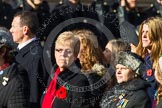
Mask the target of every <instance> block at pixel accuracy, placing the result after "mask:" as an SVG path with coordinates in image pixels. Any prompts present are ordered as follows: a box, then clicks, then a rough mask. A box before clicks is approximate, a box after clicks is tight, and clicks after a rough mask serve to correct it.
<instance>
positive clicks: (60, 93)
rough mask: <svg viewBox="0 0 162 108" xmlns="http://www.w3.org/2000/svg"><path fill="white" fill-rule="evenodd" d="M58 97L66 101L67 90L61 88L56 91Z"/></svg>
mask: <svg viewBox="0 0 162 108" xmlns="http://www.w3.org/2000/svg"><path fill="white" fill-rule="evenodd" d="M56 97H57V98H59V99H65V98H66V97H67V92H66V88H65V87H64V86H62V87H60V88H59V89H58V90H57V91H56Z"/></svg>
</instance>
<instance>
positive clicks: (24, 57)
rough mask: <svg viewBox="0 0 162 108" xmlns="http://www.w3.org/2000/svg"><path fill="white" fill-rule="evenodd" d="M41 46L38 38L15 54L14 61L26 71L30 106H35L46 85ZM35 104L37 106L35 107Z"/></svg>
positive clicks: (37, 104)
mask: <svg viewBox="0 0 162 108" xmlns="http://www.w3.org/2000/svg"><path fill="white" fill-rule="evenodd" d="M42 53H43V52H42V47H41V45H40V43H39V41H38V40H35V41H32V42H31V43H29V44H28V45H26V46H25V47H23V48H22V49H21V50H20V51H19V52H18V54H17V55H16V62H18V63H19V64H21V65H22V66H23V67H24V69H26V70H27V72H28V77H29V81H30V84H31V86H30V103H31V105H30V107H31V108H32V106H33V107H34V108H37V107H38V106H39V105H40V104H39V103H40V98H41V95H42V93H43V91H44V89H45V87H46V82H47V76H48V75H47V72H46V70H45V67H44V63H43V57H42ZM36 106H37V107H36Z"/></svg>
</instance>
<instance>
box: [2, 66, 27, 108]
mask: <svg viewBox="0 0 162 108" xmlns="http://www.w3.org/2000/svg"><path fill="white" fill-rule="evenodd" d="M5 77H6V78H9V80H8V81H6V82H7V84H6V85H5V83H4V82H5V80H4V78H5ZM29 88H30V86H29V80H28V77H27V72H26V71H24V70H23V69H22V67H21V66H20V65H17V64H15V63H14V64H12V65H11V66H10V67H8V68H6V69H5V70H4V71H3V73H2V71H1V75H0V97H1V99H0V108H29Z"/></svg>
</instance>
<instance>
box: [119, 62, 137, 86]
mask: <svg viewBox="0 0 162 108" xmlns="http://www.w3.org/2000/svg"><path fill="white" fill-rule="evenodd" d="M134 78H135V74H134V73H133V71H132V70H131V69H129V68H127V67H126V66H124V65H121V64H117V65H116V79H117V82H118V83H119V84H120V83H123V82H128V81H129V80H132V79H134Z"/></svg>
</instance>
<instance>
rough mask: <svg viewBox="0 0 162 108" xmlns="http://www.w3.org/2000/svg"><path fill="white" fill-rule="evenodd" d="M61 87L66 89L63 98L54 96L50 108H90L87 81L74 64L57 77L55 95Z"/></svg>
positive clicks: (89, 93)
mask: <svg viewBox="0 0 162 108" xmlns="http://www.w3.org/2000/svg"><path fill="white" fill-rule="evenodd" d="M51 76H53V73H52V74H51ZM51 78H52V77H50V79H49V82H50V81H51ZM61 87H66V93H65V94H66V95H65V98H63V99H61V98H59V97H57V96H55V97H54V100H53V105H52V106H53V107H52V108H92V105H91V96H92V95H91V92H90V88H89V82H88V79H87V77H86V76H85V75H84V74H82V73H81V72H80V69H79V68H78V67H77V66H75V65H74V64H73V65H72V66H70V68H68V69H66V70H65V71H63V72H61V73H60V74H59V75H58V80H57V88H56V94H57V91H58V90H59V89H60V88H61ZM43 97H44V95H43V96H42V100H43Z"/></svg>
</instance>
